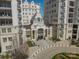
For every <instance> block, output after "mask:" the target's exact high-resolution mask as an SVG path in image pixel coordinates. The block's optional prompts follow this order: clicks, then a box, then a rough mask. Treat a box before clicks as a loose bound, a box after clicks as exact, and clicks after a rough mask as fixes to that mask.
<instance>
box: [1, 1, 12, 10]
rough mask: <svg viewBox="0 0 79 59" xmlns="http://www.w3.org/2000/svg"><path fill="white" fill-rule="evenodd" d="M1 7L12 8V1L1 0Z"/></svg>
mask: <svg viewBox="0 0 79 59" xmlns="http://www.w3.org/2000/svg"><path fill="white" fill-rule="evenodd" d="M0 9H11V2H9V1H5V2H4V1H1V2H0Z"/></svg>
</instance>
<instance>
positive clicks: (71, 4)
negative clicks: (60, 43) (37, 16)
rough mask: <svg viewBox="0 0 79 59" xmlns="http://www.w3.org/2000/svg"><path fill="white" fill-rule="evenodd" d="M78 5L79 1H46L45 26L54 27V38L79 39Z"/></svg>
mask: <svg viewBox="0 0 79 59" xmlns="http://www.w3.org/2000/svg"><path fill="white" fill-rule="evenodd" d="M78 3H79V1H78V0H45V2H44V7H45V8H44V19H45V24H47V25H52V36H53V37H57V38H60V39H61V40H66V39H69V38H71V39H78V36H79V34H78V31H77V30H78V8H79V7H78V5H79V4H78ZM74 28H76V30H74Z"/></svg>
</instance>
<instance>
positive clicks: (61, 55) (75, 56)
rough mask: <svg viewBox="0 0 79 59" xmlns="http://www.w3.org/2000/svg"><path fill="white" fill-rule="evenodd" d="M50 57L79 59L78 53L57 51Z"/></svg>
mask: <svg viewBox="0 0 79 59" xmlns="http://www.w3.org/2000/svg"><path fill="white" fill-rule="evenodd" d="M52 59H79V54H75V53H59V54H56V55H55V56H53V57H52Z"/></svg>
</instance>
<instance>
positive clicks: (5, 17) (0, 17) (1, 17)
mask: <svg viewBox="0 0 79 59" xmlns="http://www.w3.org/2000/svg"><path fill="white" fill-rule="evenodd" d="M0 19H12V17H10V16H0Z"/></svg>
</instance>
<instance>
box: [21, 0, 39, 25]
mask: <svg viewBox="0 0 79 59" xmlns="http://www.w3.org/2000/svg"><path fill="white" fill-rule="evenodd" d="M36 12H37V13H38V15H39V14H40V6H39V5H38V4H36V3H34V1H31V2H28V1H27V0H25V1H23V2H22V4H21V14H22V25H23V26H26V25H30V20H31V18H32V16H33V15H34V14H35V13H36Z"/></svg>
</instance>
